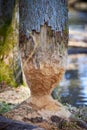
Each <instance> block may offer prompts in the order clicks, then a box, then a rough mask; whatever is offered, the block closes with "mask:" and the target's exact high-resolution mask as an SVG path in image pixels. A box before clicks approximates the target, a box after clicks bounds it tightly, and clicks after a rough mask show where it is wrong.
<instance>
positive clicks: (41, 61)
mask: <svg viewBox="0 0 87 130" xmlns="http://www.w3.org/2000/svg"><path fill="white" fill-rule="evenodd" d="M19 9H20V10H19V13H20V37H19V38H20V51H21V57H22V64H23V71H24V74H25V77H26V80H27V84H28V86H29V87H30V90H31V98H30V99H29V102H31V103H32V104H33V105H36V106H37V107H38V109H39V110H40V109H45V110H46V111H48V110H49V111H55V112H57V111H58V110H60V109H59V108H61V107H62V105H61V104H60V103H57V102H56V101H54V100H53V99H52V98H51V92H52V90H53V89H54V87H55V86H56V85H57V84H58V83H59V81H60V80H61V78H62V75H63V74H64V71H65V67H66V58H67V43H68V28H67V3H66V0H26V1H25V0H20V7H19ZM63 114H64V113H63Z"/></svg>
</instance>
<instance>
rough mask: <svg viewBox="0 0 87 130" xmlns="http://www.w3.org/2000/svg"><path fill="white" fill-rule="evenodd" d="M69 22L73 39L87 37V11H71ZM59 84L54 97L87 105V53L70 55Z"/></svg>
mask: <svg viewBox="0 0 87 130" xmlns="http://www.w3.org/2000/svg"><path fill="white" fill-rule="evenodd" d="M69 22H70V26H69V29H70V32H71V31H73V32H74V33H75V34H74V33H73V39H75V40H77V41H83V40H84V38H86V39H87V37H86V35H85V34H87V13H84V12H75V11H73V12H70V13H69ZM79 33H80V34H83V35H84V36H82V35H79ZM85 43H86V42H85ZM78 44H79V42H78ZM59 86H60V87H57V88H56V89H55V90H54V93H53V95H54V98H59V99H60V100H61V102H62V103H69V104H71V105H73V106H77V107H79V106H84V105H87V54H73V55H69V56H68V61H67V70H66V73H65V75H64V77H63V79H62V81H61V82H60V85H59Z"/></svg>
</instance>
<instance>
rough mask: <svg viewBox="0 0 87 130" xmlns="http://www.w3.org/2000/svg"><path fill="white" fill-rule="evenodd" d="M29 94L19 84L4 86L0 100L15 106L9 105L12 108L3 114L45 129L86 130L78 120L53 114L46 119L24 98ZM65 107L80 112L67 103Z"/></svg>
mask: <svg viewBox="0 0 87 130" xmlns="http://www.w3.org/2000/svg"><path fill="white" fill-rule="evenodd" d="M29 96H30V91H29V89H28V88H27V87H23V86H21V87H18V88H10V87H7V88H4V90H3V91H1V92H0V102H2V101H4V102H6V103H7V104H9V105H10V106H12V105H13V107H16V108H15V109H13V107H11V108H12V109H13V110H10V111H9V112H6V113H4V114H3V115H4V116H6V117H9V118H11V119H15V120H19V121H23V122H26V123H30V124H33V125H36V126H40V127H42V128H45V129H46V130H60V129H61V130H82V129H83V130H86V129H87V128H84V127H85V126H84V125H83V123H81V122H78V121H76V122H75V121H70V122H68V121H67V120H65V119H62V118H60V117H58V116H55V115H53V116H51V117H50V118H49V119H48V120H47V119H44V118H43V116H41V115H40V114H38V113H37V109H38V108H36V106H33V105H32V104H29V102H28V100H26V99H27V98H29ZM24 100H26V101H24ZM19 104H21V105H19ZM0 107H1V106H0ZM66 107H67V108H68V109H69V110H70V111H71V112H72V113H73V114H74V115H75V114H76V112H77V113H78V114H79V113H81V112H79V111H78V109H76V108H75V107H74V108H72V107H71V106H70V105H67V106H66ZM0 109H1V108H0ZM84 111H85V110H83V111H82V113H84ZM85 113H86V111H85ZM45 114H46V113H45ZM32 116H33V117H32ZM75 116H77V115H75ZM83 118H84V116H83ZM86 121H87V120H86Z"/></svg>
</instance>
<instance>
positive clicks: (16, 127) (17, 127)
mask: <svg viewBox="0 0 87 130" xmlns="http://www.w3.org/2000/svg"><path fill="white" fill-rule="evenodd" d="M25 129H26V130H45V129H42V128H40V127H37V126H34V125H31V124H28V123H24V122H19V121H15V120H11V119H7V118H5V117H3V116H0V130H25Z"/></svg>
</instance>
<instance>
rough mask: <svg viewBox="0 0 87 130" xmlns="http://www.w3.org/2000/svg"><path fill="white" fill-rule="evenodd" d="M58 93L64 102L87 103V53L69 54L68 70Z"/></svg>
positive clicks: (77, 104) (72, 103) (74, 104)
mask: <svg viewBox="0 0 87 130" xmlns="http://www.w3.org/2000/svg"><path fill="white" fill-rule="evenodd" d="M58 94H59V96H60V99H61V101H62V102H63V103H69V104H71V105H73V106H84V105H87V55H86V54H78V55H70V56H68V65H67V71H66V73H65V75H64V77H63V79H62V81H61V82H60V88H58Z"/></svg>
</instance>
